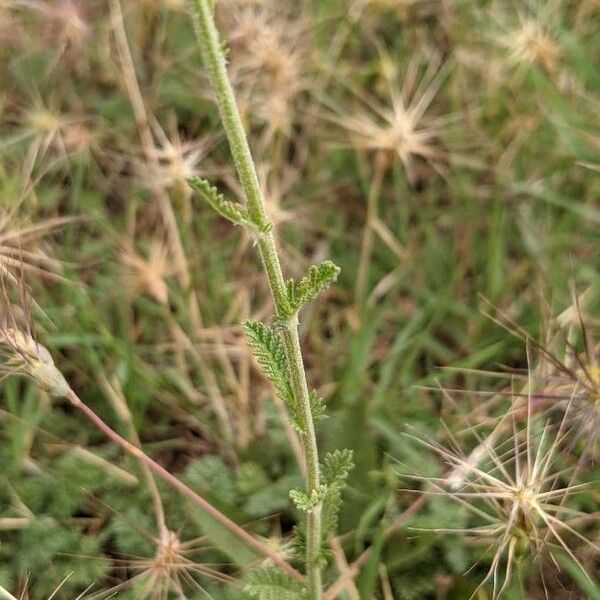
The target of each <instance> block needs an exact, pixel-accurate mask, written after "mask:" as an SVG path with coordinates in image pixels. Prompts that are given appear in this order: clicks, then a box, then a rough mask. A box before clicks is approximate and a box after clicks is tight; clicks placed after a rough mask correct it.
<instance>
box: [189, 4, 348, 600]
mask: <svg viewBox="0 0 600 600" xmlns="http://www.w3.org/2000/svg"><path fill="white" fill-rule="evenodd" d="M192 4H193V7H194V9H195V13H196V17H197V18H196V23H195V24H196V31H197V34H198V40H199V44H200V50H201V54H202V59H203V61H204V64H205V67H206V70H207V72H208V75H209V78H210V82H211V85H212V87H213V89H214V93H215V96H216V100H217V104H218V108H219V113H220V115H221V119H222V122H223V127H224V129H225V133H226V135H227V140H228V142H229V146H230V149H231V154H232V155H233V160H234V162H235V167H236V170H237V173H238V176H239V179H240V182H241V184H242V188H243V190H244V194H245V197H246V200H247V217H248V218H249V220H250V221H251V222H253V223H254V225H255V228H253V229H254V230H255V232H256V237H257V242H258V248H259V251H260V256H261V259H262V263H263V266H264V269H265V272H266V274H267V278H268V280H269V287H270V289H271V294H272V296H273V302H274V304H275V310H276V313H277V320H278V322H279V323H280V325H281V335H282V338H283V343H284V348H285V356H286V358H287V365H288V370H289V379H290V385H291V391H292V394H293V401H294V403H295V405H296V407H297V410H298V415H297V416H298V420H299V421H300V422H301V426H302V431H301V440H302V448H303V454H304V462H305V474H306V495H307V497H308V498H314V499H315V503H314V505H313V506H311V508H310V509H309V510H307V529H306V579H307V588H308V593H309V595H310V598H311V599H313V600H320V599H321V598H322V596H323V591H322V582H321V566H320V550H321V541H322V531H321V504H322V502H321V500H320V499H319V498H320V493H321V481H320V479H321V477H320V468H319V452H318V448H317V439H316V435H315V427H314V422H313V415H312V411H311V402H310V394H309V390H308V385H307V382H306V375H305V371H304V364H303V360H302V352H301V348H300V339H299V335H298V309H294V307H292V306H291V305H290V298H289V294H288V289H287V287H286V282H285V280H284V278H283V273H282V270H281V263H280V260H279V255H278V253H277V246H276V242H275V236H274V233H273V231H272V227H271V225H270V221H269V215H268V214H267V211H266V208H265V202H264V199H263V195H262V192H261V189H260V185H259V182H258V176H257V172H256V167H255V165H254V161H253V159H252V154H251V152H250V147H249V145H248V140H247V138H246V133H245V131H244V127H243V125H242V121H241V118H240V114H239V110H238V107H237V104H236V100H235V96H234V92H233V89H232V87H231V83H230V81H229V78H228V75H227V69H226V62H225V56H224V52H223V47H222V45H221V41H220V39H219V33H218V31H217V28H216V26H215V22H214V17H213V8H214V7H213V6H212V3H211V2H210V0H192ZM215 208H216V207H215ZM219 212H221V211H219ZM222 214H223V213H222ZM242 224H244V223H242ZM336 274H337V273H336Z"/></svg>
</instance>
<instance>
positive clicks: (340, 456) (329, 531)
mask: <svg viewBox="0 0 600 600" xmlns="http://www.w3.org/2000/svg"><path fill="white" fill-rule="evenodd" d="M353 466H354V463H353V460H352V450H347V449H345V450H335V451H334V452H330V453H328V454H327V455H326V456H325V458H324V460H323V464H322V465H321V474H322V477H323V481H324V485H325V487H326V490H325V493H324V494H323V513H322V522H323V533H324V539H326V537H327V536H328V535H333V534H335V532H336V530H337V526H338V513H339V510H340V506H341V504H342V491H343V490H344V487H345V486H346V479H348V475H349V473H350V471H351V470H352V467H353Z"/></svg>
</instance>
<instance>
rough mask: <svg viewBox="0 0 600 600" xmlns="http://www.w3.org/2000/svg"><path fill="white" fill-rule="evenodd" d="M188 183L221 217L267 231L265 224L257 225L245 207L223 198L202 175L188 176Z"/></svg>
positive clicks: (256, 229) (250, 227) (236, 223)
mask: <svg viewBox="0 0 600 600" xmlns="http://www.w3.org/2000/svg"><path fill="white" fill-rule="evenodd" d="M187 181H188V183H189V184H190V186H191V187H192V189H194V190H195V191H196V192H198V194H200V196H201V197H202V198H203V199H204V200H205V201H206V202H207V203H208V204H209V205H210V206H211V207H212V208H213V209H214V210H215V211H216V212H218V213H219V214H220V215H221V216H222V217H224V218H225V219H227V220H228V221H231V222H232V223H233V224H234V225H242V226H244V227H247V228H249V229H252V230H255V231H267V230H268V227H266V226H265V225H258V224H257V223H256V222H255V221H254V220H253V219H252V217H251V216H250V213H249V212H248V210H247V209H246V208H244V207H243V206H242V205H241V204H239V203H237V202H232V201H231V200H225V197H224V196H223V194H221V193H220V192H219V191H218V190H217V188H216V187H215V186H213V185H212V184H211V183H210V182H209V181H207V180H206V179H203V178H202V177H190V178H189V179H188V180H187Z"/></svg>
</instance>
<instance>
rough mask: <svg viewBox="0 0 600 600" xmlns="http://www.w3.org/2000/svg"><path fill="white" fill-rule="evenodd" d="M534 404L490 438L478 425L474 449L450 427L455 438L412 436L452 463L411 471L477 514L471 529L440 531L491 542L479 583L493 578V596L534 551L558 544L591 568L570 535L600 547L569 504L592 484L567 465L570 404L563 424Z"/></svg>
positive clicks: (547, 550) (538, 555) (518, 400)
mask: <svg viewBox="0 0 600 600" xmlns="http://www.w3.org/2000/svg"><path fill="white" fill-rule="evenodd" d="M521 400H522V398H521V397H520V396H517V397H516V398H514V399H513V401H512V402H513V404H514V406H515V407H517V406H520V407H521V408H522V402H521ZM531 404H532V399H531V397H529V399H528V401H527V411H526V412H527V414H526V417H525V423H524V424H523V423H521V422H520V420H521V419H522V415H523V411H522V409H521V408H519V409H518V410H511V411H510V412H509V413H507V414H506V415H505V416H504V417H503V418H501V419H500V421H499V422H498V424H497V425H496V427H495V429H494V430H493V431H492V432H491V433H489V434H488V435H487V436H485V437H483V436H481V435H480V434H479V433H478V432H476V431H475V430H474V429H472V430H471V433H472V434H473V435H474V437H475V440H476V443H477V445H476V446H475V448H474V450H472V451H471V452H469V453H468V452H466V451H464V450H463V449H462V448H463V446H462V445H461V444H460V443H459V442H458V441H457V440H456V439H455V438H454V437H453V436H452V435H451V434H450V439H451V442H450V444H448V445H443V444H441V443H438V442H436V441H432V440H427V439H423V438H422V437H420V436H416V435H411V437H412V438H413V439H415V440H416V441H418V442H419V443H421V444H422V445H423V446H425V447H426V448H428V449H429V450H431V451H433V452H434V453H435V454H437V455H438V456H439V457H440V458H441V459H442V460H443V462H444V463H446V465H447V466H448V467H449V468H450V469H451V471H450V475H449V476H447V477H443V478H428V477H419V476H413V477H411V478H413V479H416V480H419V481H424V482H425V483H426V484H427V485H428V489H426V490H425V491H424V492H423V493H426V494H437V495H441V496H444V497H447V498H451V499H452V500H454V501H456V502H458V503H459V504H460V505H461V506H463V507H464V508H465V510H466V511H467V512H468V514H469V515H470V516H471V518H472V519H473V521H474V524H473V526H472V527H468V528H465V529H460V530H456V529H450V528H444V529H441V528H440V529H436V531H439V532H444V533H459V534H462V535H466V536H468V537H470V538H474V539H479V540H481V541H483V542H484V543H485V544H486V545H487V547H488V550H487V552H488V553H491V564H490V567H489V570H488V572H487V574H486V576H485V577H484V579H483V581H481V583H480V585H479V586H478V588H477V589H478V590H479V589H480V588H481V587H482V586H484V585H486V584H488V583H491V584H492V587H493V598H498V597H500V596H501V595H502V594H503V592H504V591H505V590H506V589H507V587H508V586H509V583H510V582H511V580H512V577H513V575H514V572H515V569H516V567H517V566H518V565H519V564H520V563H521V561H523V560H524V559H525V558H526V557H527V556H529V557H532V558H533V559H534V560H538V559H540V558H541V557H543V556H544V555H548V554H549V555H550V556H552V552H553V551H554V550H556V549H558V550H559V551H562V552H564V553H566V554H567V555H568V556H569V557H570V558H571V559H572V560H573V561H574V562H575V563H576V564H577V565H578V566H579V567H580V568H581V570H582V571H583V572H584V573H585V569H584V567H583V565H582V563H581V562H580V561H579V560H578V558H577V557H576V555H575V553H574V551H573V549H572V545H570V544H569V542H570V541H572V540H576V541H578V542H583V543H584V544H585V545H586V546H588V547H589V548H591V549H592V550H593V551H594V552H598V551H600V548H598V546H596V545H595V544H594V543H592V542H591V541H590V540H588V539H587V538H586V537H585V536H584V535H583V534H582V533H580V532H579V531H578V529H576V528H575V521H581V520H586V519H589V517H590V515H587V514H585V513H581V512H580V511H578V510H576V509H575V508H571V507H570V506H569V500H570V498H571V497H572V496H573V495H575V494H576V493H577V492H579V491H580V490H582V489H583V488H585V487H586V486H587V485H588V484H577V483H575V482H574V473H575V471H576V465H571V466H570V467H569V466H567V467H565V465H564V456H563V454H562V453H563V452H564V448H565V445H566V443H567V440H568V437H569V435H570V431H569V425H568V423H569V418H568V413H569V410H567V411H565V414H564V416H563V418H562V420H561V421H560V423H559V424H558V425H552V424H551V423H550V422H546V423H545V424H542V423H541V421H539V420H536V419H535V417H534V415H533V414H532V410H531ZM457 473H460V477H456V476H455V475H456V474H457ZM409 477H410V476H409ZM542 577H543V575H542ZM475 594H476V592H475V593H474V594H473V596H475ZM473 596H472V597H473Z"/></svg>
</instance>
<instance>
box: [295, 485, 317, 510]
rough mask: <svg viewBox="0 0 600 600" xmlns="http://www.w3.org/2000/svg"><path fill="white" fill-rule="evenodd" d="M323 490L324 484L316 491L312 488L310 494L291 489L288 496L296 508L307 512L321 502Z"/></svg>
mask: <svg viewBox="0 0 600 600" xmlns="http://www.w3.org/2000/svg"><path fill="white" fill-rule="evenodd" d="M325 491H326V488H325V486H321V490H319V491H318V492H317V491H316V490H313V492H312V493H311V494H310V495H309V494H307V493H306V492H305V491H303V490H298V489H293V490H290V498H291V499H292V502H293V503H294V505H295V506H296V508H297V509H298V510H302V511H304V512H308V511H310V510H312V509H313V508H314V507H315V506H317V505H318V504H319V502H321V499H322V498H323V496H324V494H325Z"/></svg>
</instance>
